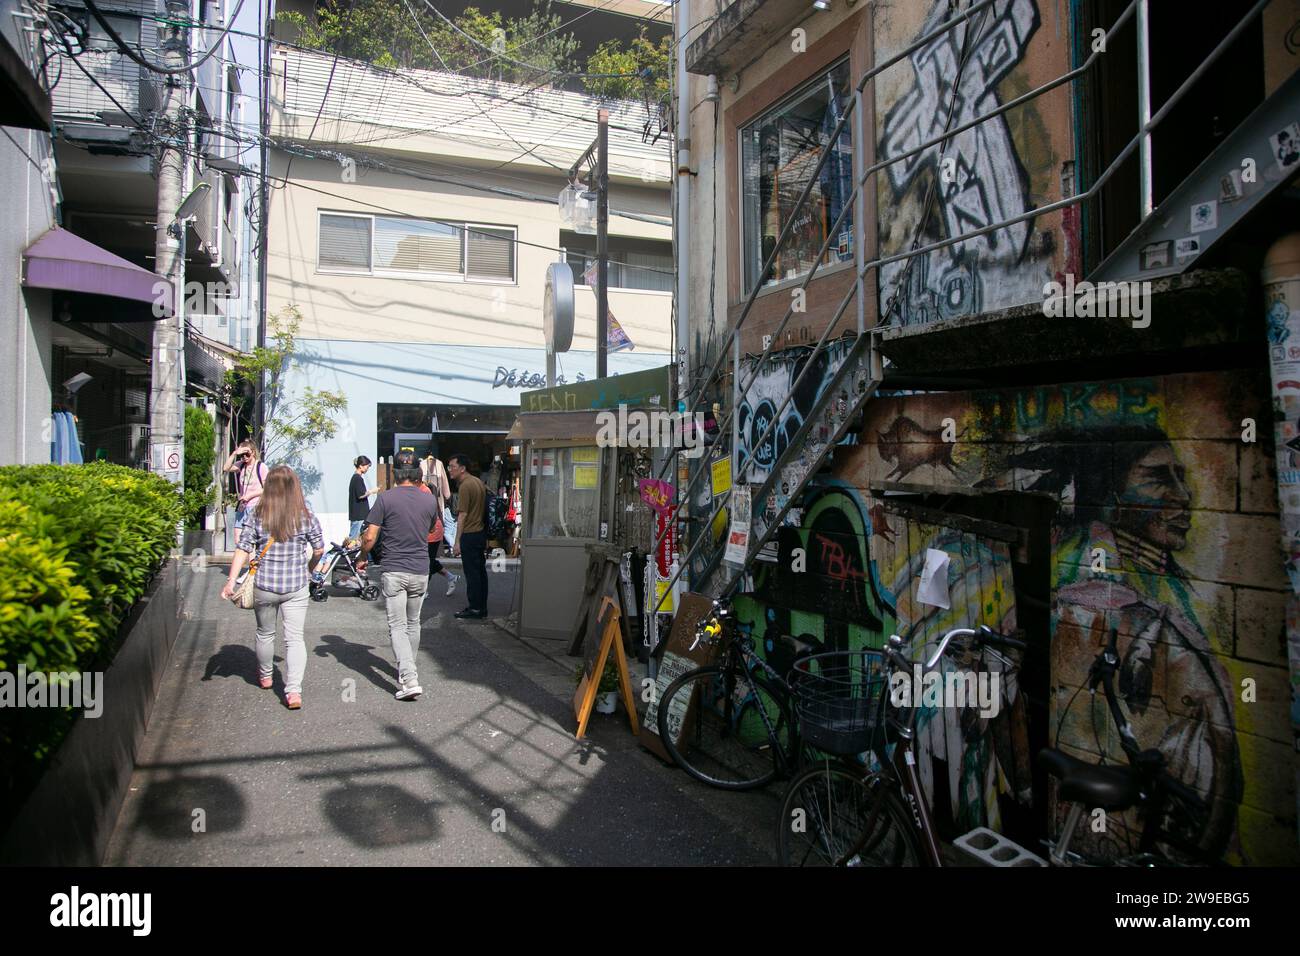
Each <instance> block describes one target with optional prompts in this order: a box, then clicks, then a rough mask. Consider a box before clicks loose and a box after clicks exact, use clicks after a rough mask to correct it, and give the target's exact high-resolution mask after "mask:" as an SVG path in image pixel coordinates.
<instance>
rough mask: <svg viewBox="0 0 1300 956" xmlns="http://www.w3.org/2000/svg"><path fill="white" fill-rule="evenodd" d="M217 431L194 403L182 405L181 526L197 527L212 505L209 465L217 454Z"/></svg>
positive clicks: (211, 481)
mask: <svg viewBox="0 0 1300 956" xmlns="http://www.w3.org/2000/svg"><path fill="white" fill-rule="evenodd" d="M216 445H217V434H216V429H215V428H214V427H213V425H212V418H211V417H210V416H209V415H208V413H207V412H205V411H204V410H203V409H201V408H199V407H198V406H196V405H186V406H185V495H184V509H185V527H187V528H197V527H199V526H200V525H201V524H202V522H203V512H204V511H205V510H206V509H207V507H208V505H210V504H212V499H213V497H214V494H213V493H214V492H215V491H216V485H215V483H214V482H213V480H212V465H213V463H214V462H215V461H216V457H217V448H216Z"/></svg>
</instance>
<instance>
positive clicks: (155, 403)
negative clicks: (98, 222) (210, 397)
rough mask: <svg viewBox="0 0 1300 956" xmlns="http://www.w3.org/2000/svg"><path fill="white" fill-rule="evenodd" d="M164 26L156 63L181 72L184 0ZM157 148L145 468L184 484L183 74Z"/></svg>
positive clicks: (172, 80) (167, 95)
mask: <svg viewBox="0 0 1300 956" xmlns="http://www.w3.org/2000/svg"><path fill="white" fill-rule="evenodd" d="M166 9H167V20H168V21H169V22H168V23H166V24H159V29H160V32H161V37H162V62H163V65H164V66H166V67H168V68H170V69H181V68H183V67H184V66H185V64H186V61H187V59H188V52H189V50H188V45H189V30H188V28H187V27H183V26H179V25H178V24H179V23H180V22H181V21H184V20H186V19H187V18H188V17H189V14H190V10H189V4H188V3H187V2H186V0H166ZM163 82H164V83H165V84H166V85H165V87H164V88H163V106H162V110H161V115H162V124H161V125H162V129H163V137H162V138H163V145H162V146H161V147H160V150H159V155H158V215H157V225H156V233H155V248H154V252H155V259H154V271H155V272H156V273H157V275H158V276H159V278H161V279H162V280H163V281H165V282H166V283H167V284H168V286H169V287H170V288H171V290H172V310H173V314H172V316H171V317H170V318H165V319H160V320H159V321H158V322H156V323H154V329H153V380H152V386H153V387H152V393H153V394H152V402H151V406H150V410H149V435H150V437H149V442H150V452H151V455H150V457H151V459H152V461H151V467H152V468H153V469H154V470H155V471H157V472H159V473H161V474H162V475H163V476H164V477H166V478H167V479H169V480H170V481H172V482H174V483H176V484H178V485H182V484H183V483H184V480H185V450H184V442H185V414H184V401H185V294H184V290H185V245H184V231H183V230H184V229H185V224H184V223H181V224H180V229H181V230H182V232H181V235H180V237H179V238H178V237H177V236H176V234H175V232H174V229H173V224H174V223H175V222H176V215H177V212H178V211H179V209H180V205H181V199H182V195H183V190H184V188H185V163H186V156H185V149H184V147H185V133H184V129H183V127H182V119H181V109H182V108H183V107H184V105H185V98H186V95H187V94H188V91H189V74H188V73H174V74H170V75H167V76H165V77H164V78H163Z"/></svg>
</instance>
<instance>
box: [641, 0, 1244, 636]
mask: <svg viewBox="0 0 1300 956" xmlns="http://www.w3.org/2000/svg"><path fill="white" fill-rule="evenodd" d="M1138 2H1140V0H1130V3H1129V4H1128V6H1127V7H1126V8H1125V9H1124V11H1123V12H1122V13H1121V14H1120V16H1119V17H1117V18H1116V20H1115V23H1114V24H1113V25H1112V26H1111V28H1110V30H1108V31H1107V33H1106V39H1107V40H1109V39H1110V37H1111V34H1113V33H1114V32H1115V31H1116V30H1118V29H1119V28H1120V27H1121V26H1123V25H1124V23H1125V22H1126V21H1127V19H1128V18H1129V17H1130V16H1132V14H1133V12H1134V10H1135V8H1136V6H1137V4H1138ZM1269 2H1270V0H1257V3H1256V4H1255V6H1254V7H1252V8H1251V9H1250V10H1249V11H1248V12H1247V13H1246V14H1245V15H1244V16H1243V17H1242V19H1241V20H1240V21H1239V22H1238V23H1237V25H1236V26H1235V27H1234V28H1233V29H1232V30H1230V31H1229V32H1228V34H1227V35H1226V36H1225V37H1224V38H1223V39H1222V40H1220V41H1219V43H1218V44H1217V45H1216V46H1215V48H1214V49H1213V50H1211V51H1210V53H1209V54H1208V55H1207V56H1206V58H1205V60H1203V61H1202V62H1201V64H1200V65H1199V66H1198V67H1197V68H1196V69H1195V70H1193V71H1192V73H1191V74H1190V75H1189V76H1188V77H1187V79H1185V80H1184V81H1183V83H1182V84H1180V85H1179V87H1178V88H1177V89H1176V90H1175V91H1174V92H1173V94H1171V95H1170V97H1169V98H1168V99H1167V100H1166V101H1165V103H1164V104H1163V105H1162V106H1161V108H1160V109H1159V110H1157V111H1156V113H1155V114H1154V115H1152V117H1151V119H1150V120H1149V121H1148V122H1146V123H1144V124H1142V126H1141V128H1140V129H1139V130H1138V131H1137V133H1136V134H1135V135H1134V137H1133V138H1132V139H1131V140H1129V142H1128V143H1127V144H1126V145H1125V146H1124V148H1123V149H1122V150H1120V152H1119V153H1118V154H1117V155H1116V157H1115V158H1114V159H1113V160H1112V161H1111V162H1110V164H1109V165H1108V166H1107V167H1106V169H1105V170H1104V171H1103V172H1102V173H1101V175H1099V176H1098V177H1097V180H1096V181H1095V182H1094V183H1093V184H1092V186H1090V187H1089V188H1088V189H1086V190H1083V191H1082V192H1079V193H1076V194H1074V195H1073V196H1068V197H1066V198H1064V199H1060V200H1057V201H1056V202H1052V203H1048V204H1047V205H1045V206H1040V207H1038V208H1035V209H1032V210H1030V211H1028V212H1026V213H1022V214H1020V215H1017V216H1012V217H1010V218H1008V219H1005V220H1002V221H1001V222H997V223H992V224H989V225H987V226H983V227H980V228H978V229H974V230H971V231H969V232H965V233H962V234H961V235H959V236H955V237H949V238H947V239H942V240H937V241H935V242H932V243H929V244H927V245H925V246H920V247H918V248H916V249H911V250H907V251H904V252H900V253H895V254H894V255H892V256H885V257H877V258H875V259H872V260H870V261H869V262H866V263H865V264H864V265H863V266H862V268H861V269H860V270H858V272H857V276H856V278H857V279H858V280H861V279H862V278H863V277H864V276H865V275H866V274H867V272H869V271H871V270H873V269H879V268H881V267H882V266H885V265H890V264H892V263H894V262H899V261H902V260H904V259H909V258H912V257H914V256H918V255H924V254H928V253H930V252H933V251H935V250H937V249H943V248H946V247H948V246H951V245H955V244H956V243H959V242H964V241H967V240H969V239H972V238H975V237H978V236H981V235H986V234H987V233H990V232H996V231H997V230H999V229H1004V228H1006V227H1007V226H1011V225H1015V224H1016V223H1019V222H1024V221H1026V220H1029V219H1034V218H1037V217H1038V216H1042V215H1045V214H1047V213H1050V212H1054V211H1056V210H1058V209H1064V208H1066V207H1067V206H1072V205H1075V204H1077V203H1080V202H1083V201H1086V200H1088V199H1090V198H1092V197H1093V196H1094V195H1096V194H1097V192H1098V191H1099V190H1100V189H1101V188H1102V187H1103V186H1104V185H1105V184H1106V183H1107V182H1108V181H1109V180H1110V178H1111V177H1112V176H1113V175H1114V173H1115V172H1116V171H1117V170H1118V168H1119V167H1120V166H1121V165H1122V164H1123V163H1124V162H1125V161H1126V160H1127V159H1128V157H1129V156H1130V155H1132V153H1133V151H1134V149H1136V148H1137V147H1138V145H1139V144H1140V143H1141V142H1142V141H1143V139H1144V138H1145V137H1146V136H1147V135H1149V133H1150V132H1151V130H1153V129H1154V128H1155V127H1156V126H1157V125H1158V124H1159V122H1160V121H1161V120H1162V119H1164V118H1165V116H1167V115H1168V113H1169V111H1170V110H1171V109H1173V107H1174V106H1176V105H1177V103H1178V102H1179V100H1181V98H1182V97H1183V96H1184V95H1185V94H1186V92H1187V91H1188V90H1189V89H1190V88H1191V87H1192V86H1193V85H1195V83H1196V82H1197V81H1198V80H1199V79H1200V78H1201V77H1202V76H1204V74H1205V72H1206V71H1207V70H1208V69H1209V68H1210V66H1212V65H1213V64H1214V63H1215V62H1216V61H1217V60H1218V58H1219V57H1220V56H1221V55H1222V54H1223V52H1224V51H1225V50H1226V49H1227V48H1228V47H1229V46H1231V44H1232V43H1233V42H1234V41H1235V40H1236V38H1237V37H1238V36H1239V35H1240V34H1241V33H1242V31H1244V30H1245V28H1246V26H1247V25H1248V24H1249V23H1250V22H1251V21H1252V20H1253V19H1254V18H1255V17H1256V16H1258V15H1259V13H1260V12H1261V11H1262V10H1263V8H1264V7H1265V6H1267V5H1268V3H1269ZM983 6H984V4H980V5H976V6H972V7H971V8H969V9H968V10H967V11H966V15H965V17H963V18H961V19H954V20H953V21H952V22H951V23H950V24H948V25H947V27H945V28H943V29H951V27H952V26H955V25H956V24H957V23H959V22H962V19H965V18H967V17H969V15H971V14H972V13H974V12H976V11H977V10H978V9H981V8H982V7H983ZM943 29H941V30H936V31H935V32H934V33H932V34H928V35H927V37H926V38H925V39H924V41H923V42H921V43H920V45H924V42H928V41H929V39H932V38H933V37H934V36H936V35H938V34H939V33H940V32H943ZM914 48H915V47H913V49H914ZM903 55H906V54H905V53H904V54H900V55H899V56H898V57H895V58H893V60H892V61H887V62H886V63H885V64H882V65H881V66H880V67H879V68H877V69H876V70H875V71H868V73H866V74H864V76H863V80H862V81H861V82H860V83H859V84H858V87H857V90H856V91H855V96H857V95H860V93H861V91H862V87H863V86H864V85H865V83H866V81H867V80H869V79H870V78H871V77H872V76H874V75H875V73H878V72H880V70H882V69H884V68H887V67H888V66H890V65H893V63H894V62H897V61H898V59H900V58H901V56H903ZM1098 55H1099V51H1097V50H1094V52H1093V54H1092V55H1091V56H1089V57H1088V58H1087V60H1085V61H1084V63H1083V64H1081V65H1080V66H1079V67H1077V68H1075V69H1074V70H1071V71H1068V72H1067V73H1065V74H1062V76H1061V77H1058V78H1056V79H1055V80H1051V81H1049V82H1048V83H1046V84H1043V85H1042V86H1040V87H1039V88H1037V89H1035V90H1031V91H1029V92H1028V93H1025V94H1023V95H1021V96H1019V97H1016V98H1015V99H1014V100H1012V101H1009V102H1008V103H1006V104H1002V105H1001V106H1000V107H998V108H996V109H995V110H992V111H990V112H989V113H988V114H987V115H986V116H983V117H979V118H977V119H974V120H971V121H968V122H967V123H965V124H962V125H961V126H959V127H957V128H955V129H953V130H950V131H948V132H946V133H944V134H941V135H940V136H939V137H936V138H934V139H933V140H932V141H927V143H925V144H923V145H921V146H918V147H916V148H914V149H913V150H912V151H909V152H908V153H903V154H900V155H898V156H895V157H893V158H892V159H890V160H886V161H882V162H879V163H876V164H873V166H871V167H869V168H868V169H866V170H864V171H863V173H862V176H861V177H859V179H858V181H857V183H856V184H855V187H854V190H853V192H852V193H851V194H850V196H849V198H848V199H846V200H845V203H844V206H845V208H844V210H842V211H841V214H840V217H839V218H838V219H837V220H836V223H835V226H834V227H832V229H830V230H828V240H827V242H825V243H823V246H822V249H821V251H820V253H819V255H818V256H817V258H816V260H815V261H814V263H813V268H812V270H811V271H810V273H809V275H808V277H807V278H806V279H805V280H804V282H803V284H802V285H801V286H800V287H801V288H804V287H806V286H807V283H808V282H809V281H811V278H812V275H813V274H814V273H815V272H816V269H817V268H818V266H819V265H820V261H821V258H822V256H824V255H825V252H826V250H827V249H828V248H829V235H834V234H835V228H836V227H838V226H839V224H840V222H841V221H842V219H843V217H844V215H845V213H846V212H847V209H848V208H849V205H850V203H851V202H852V201H853V199H854V198H855V197H856V194H857V191H858V190H859V189H861V188H862V187H863V185H864V184H865V180H866V178H867V176H868V175H874V174H875V173H876V172H878V171H879V170H880V169H883V168H885V167H887V166H889V165H891V164H892V163H895V162H898V161H899V160H901V159H905V158H907V157H908V156H909V155H914V154H915V153H916V152H919V151H922V150H925V149H928V148H930V147H931V146H933V145H935V144H936V143H937V142H939V141H942V140H944V139H948V138H950V137H952V136H955V135H957V134H958V133H961V132H964V131H965V130H966V129H970V128H971V127H972V126H974V125H977V124H978V123H981V122H984V121H985V120H986V119H988V118H991V117H993V116H997V115H1000V114H1001V113H1003V112H1006V110H1008V109H1011V108H1013V107H1014V106H1017V105H1020V104H1021V103H1023V102H1025V101H1026V100H1028V99H1030V98H1032V97H1035V96H1038V95H1041V94H1042V93H1044V92H1047V91H1048V90H1049V89H1053V88H1055V87H1057V86H1060V85H1063V84H1064V83H1066V82H1072V81H1073V80H1074V79H1077V78H1078V77H1079V76H1080V75H1081V74H1082V73H1083V72H1084V71H1085V70H1087V69H1089V68H1090V67H1091V66H1092V64H1093V63H1095V62H1096V59H1097V57H1098ZM848 115H849V109H848V108H846V109H845V111H844V117H845V118H847V116H848ZM842 125H843V119H842V120H841V123H840V124H839V126H837V128H836V131H835V132H834V133H833V134H832V135H831V137H830V139H831V141H834V139H835V138H836V137H838V135H839V134H840V132H841V128H842ZM829 154H830V150H826V151H825V152H824V153H823V156H822V159H823V161H824V160H825V159H826V158H827V157H828V156H829ZM821 165H822V164H821V163H819V164H818V168H817V170H816V171H814V173H813V174H812V176H811V177H810V180H809V188H808V189H806V190H805V192H804V195H802V196H801V197H800V202H799V203H798V204H796V207H795V209H796V210H797V209H798V208H799V206H800V205H802V203H803V202H804V201H806V198H807V196H808V194H809V193H810V192H811V183H812V182H814V181H815V180H816V177H817V175H818V173H819V172H820V169H821ZM793 220H794V217H793V216H791V222H793ZM787 225H789V224H787ZM865 228H866V224H865V223H864V224H863V229H864V230H865ZM787 232H788V230H783V231H782V236H781V237H779V238H778V241H777V245H776V247H775V248H774V249H773V252H772V254H771V256H770V257H769V259H768V261H767V262H766V263H765V264H764V268H763V270H762V272H761V273H760V275H761V274H765V273H766V271H767V269H768V268H770V267H771V264H772V262H773V261H774V258H775V254H776V252H777V251H778V250H779V249H780V246H781V243H782V241H783V239H784V237H785V235H786V233H787ZM758 288H760V287H759V286H757V285H756V286H755V292H754V293H751V294H750V297H749V299H748V300H747V301H746V304H745V308H744V310H742V314H741V316H740V318H739V319H738V320H737V322H736V325H735V326H734V327H733V328H732V329H731V331H730V332H729V334H728V336H727V339H726V340H725V342H724V346H723V347H722V348H721V349H720V350H719V361H718V363H715V366H714V369H713V371H711V372H710V373H709V377H707V378H706V379H705V380H704V384H703V385H702V386H701V390H700V393H701V396H702V395H703V392H704V389H705V388H707V385H708V384H709V383H710V381H711V377H712V376H713V375H714V374H716V371H717V368H718V366H719V365H720V364H721V359H722V356H723V355H724V354H725V351H726V350H725V344H726V343H729V342H730V340H731V338H732V337H734V335H735V334H736V332H738V331H739V329H740V326H741V325H742V324H743V321H744V320H745V318H746V317H747V315H748V310H749V308H750V306H751V305H752V304H753V300H754V298H755V297H756V292H757V290H758ZM855 294H856V287H854V288H850V289H849V290H848V291H847V292H846V293H845V295H844V297H843V298H842V299H841V301H840V305H839V306H838V307H837V309H836V310H835V313H834V314H833V315H832V317H831V320H830V322H829V323H828V324H827V326H826V329H825V330H824V331H823V333H822V336H821V338H820V339H819V340H818V343H817V345H816V346H815V347H814V349H813V351H812V353H811V355H810V356H809V361H807V362H805V365H804V368H803V371H802V372H800V374H799V376H798V377H797V378H796V379H795V382H794V384H793V385H791V387H790V388H789V389H788V390H787V394H786V397H785V399H784V400H783V401H782V402H781V404H780V406H779V407H778V408H777V410H776V412H775V413H774V414H773V416H772V420H771V421H770V422H769V423H768V426H767V428H766V429H765V430H764V431H763V433H762V435H761V436H760V437H759V438H758V439H757V440H756V442H755V444H756V445H760V446H761V445H762V444H763V443H764V442H765V441H766V440H767V438H768V437H769V436H770V434H771V433H772V430H773V429H774V428H775V427H776V423H777V422H778V421H779V420H780V414H781V412H783V411H784V410H785V408H786V406H788V405H789V403H790V401H791V400H792V399H793V396H794V394H795V392H796V391H797V390H798V386H799V384H800V383H801V382H802V381H803V377H804V376H805V375H806V374H807V373H808V371H809V369H811V368H812V364H813V363H812V361H811V359H812V358H815V357H816V356H817V355H818V354H819V353H820V352H821V349H822V348H823V347H824V345H825V342H826V338H827V337H828V335H829V334H830V331H831V329H833V328H834V327H835V325H836V323H837V322H839V320H840V317H841V316H842V315H843V314H844V310H845V309H846V308H847V307H848V303H849V301H850V299H851V298H852V296H853V295H855ZM791 315H793V309H791V310H789V311H787V313H786V315H785V317H784V318H783V319H782V322H781V324H780V325H779V326H778V332H777V334H779V332H780V330H781V329H783V328H784V327H785V324H786V323H787V322H788V321H789V319H790V317H791ZM879 328H880V326H879V325H877V326H876V327H875V329H873V330H872V332H870V333H868V334H874V332H875V331H876V330H878V329H879ZM775 339H776V336H775V335H774V336H773V341H772V342H771V343H769V345H768V347H767V348H766V349H765V350H764V352H763V355H762V356H760V357H759V359H758V360H757V361H756V362H755V371H754V374H753V375H752V376H751V377H750V378H749V381H748V383H747V385H746V386H745V387H744V388H743V389H740V390H739V392H738V394H742V395H743V394H744V392H746V391H748V388H749V387H750V386H752V385H753V383H754V381H755V380H756V379H757V376H758V370H759V369H760V368H761V366H762V363H763V361H765V360H766V358H767V357H768V356H769V355H770V352H771V349H772V346H773V345H774V344H775ZM737 384H739V383H737ZM697 401H698V399H697ZM691 407H692V409H693V408H694V403H692V406H691ZM735 414H736V409H735V408H734V407H733V409H732V410H731V413H730V414H729V415H728V416H727V419H726V422H727V423H729V422H730V421H731V419H732V417H734V415H735ZM723 428H724V426H719V433H720V434H721V433H722V431H723ZM669 460H670V461H671V460H672V458H671V457H670V459H669ZM775 470H776V468H775V463H774V465H773V472H775ZM703 472H704V469H703V468H701V469H699V470H697V472H696V474H695V475H694V476H693V477H692V478H691V479H690V481H689V482H688V484H687V488H686V493H685V494H683V495H680V496H679V497H680V498H681V500H680V501H679V503H678V504H677V506H676V508H674V512H673V519H672V520H676V518H677V515H678V513H679V512H680V511H681V509H682V507H683V506H686V505H688V504H689V502H690V495H689V492H690V490H691V488H693V487H694V485H695V482H696V480H698V478H699V476H700V474H702V473H703ZM770 479H771V475H769V481H770ZM767 483H768V482H764V487H765V486H766V485H767ZM730 499H731V489H728V491H727V492H726V493H725V496H724V498H723V501H722V502H721V503H720V504H719V505H718V507H717V508H711V509H710V512H711V514H712V515H714V516H716V515H717V514H718V513H719V511H720V510H721V509H722V508H724V507H725V506H726V504H727V503H728V502H729V501H730ZM667 534H668V529H667V528H665V534H664V536H663V537H661V538H659V539H657V540H656V545H655V547H656V550H657V548H658V547H659V546H661V545H662V542H663V540H664V539H665V538H666V537H667ZM705 540H707V539H706V538H704V537H703V536H701V538H700V539H699V540H698V541H697V542H696V544H695V546H694V547H692V548H691V549H690V550H689V551H688V553H687V556H686V558H685V560H682V561H680V562H679V567H678V571H677V573H676V574H675V575H673V577H672V578H671V579H670V580H669V582H668V586H667V587H666V588H665V589H664V591H665V593H664V596H663V597H661V598H660V599H659V601H658V602H656V604H655V605H654V608H653V611H654V612H657V611H658V610H659V608H660V607H661V606H662V605H663V602H664V601H665V600H666V599H667V595H668V593H670V592H671V590H672V587H673V585H674V584H676V582H677V581H678V580H679V579H680V577H681V575H682V574H683V573H684V572H685V570H686V568H687V567H689V565H690V562H691V561H692V560H693V559H694V557H695V555H696V553H697V552H698V550H699V548H700V547H701V546H702V545H703V543H704V541H705Z"/></svg>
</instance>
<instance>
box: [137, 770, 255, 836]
mask: <svg viewBox="0 0 1300 956" xmlns="http://www.w3.org/2000/svg"><path fill="white" fill-rule="evenodd" d="M200 811H201V815H200ZM247 813H248V808H247V805H246V803H245V801H244V798H243V796H242V795H241V794H240V792H239V788H238V787H236V786H235V785H234V784H232V783H231V782H230V781H229V780H227V779H226V778H225V777H211V776H208V777H170V778H168V779H165V780H157V781H154V782H152V783H150V784H149V785H148V787H147V788H146V789H145V792H144V795H143V796H142V797H141V800H140V811H139V815H138V817H137V818H136V821H135V823H136V825H137V826H143V827H144V828H145V829H146V830H148V831H149V832H150V833H151V834H152V835H153V836H155V837H158V838H160V839H164V840H188V839H191V838H192V837H193V836H194V834H195V833H228V832H232V831H235V830H238V829H239V828H240V827H242V826H243V825H244V818H245V816H247ZM200 820H201V821H202V827H201V828H200V829H195V827H196V825H197V822H198V821H200Z"/></svg>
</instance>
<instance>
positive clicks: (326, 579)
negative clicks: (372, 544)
mask: <svg viewBox="0 0 1300 956" xmlns="http://www.w3.org/2000/svg"><path fill="white" fill-rule="evenodd" d="M360 557H361V542H360V541H358V540H356V539H355V538H347V539H345V540H344V542H343V543H342V544H333V543H331V544H330V549H329V550H328V551H326V552H325V555H324V557H322V558H321V560H320V564H318V565H316V570H315V571H314V572H313V573H312V576H311V582H310V583H309V585H308V590H309V593H310V594H311V599H312V600H313V601H328V600H329V596H330V595H329V588H330V587H331V586H334V587H343V588H348V589H354V590H355V591H356V592H357V594H358V595H360V597H361V600H363V601H373V600H374V599H375V598H377V597H379V586H378V585H375V584H371V583H370V581H369V580H368V579H367V578H366V572H364V571H358V570H357V559H358V558H360ZM340 565H341V567H340ZM336 572H344V573H345V574H350V575H351V577H342V578H341V579H340V580H335V573H336Z"/></svg>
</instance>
